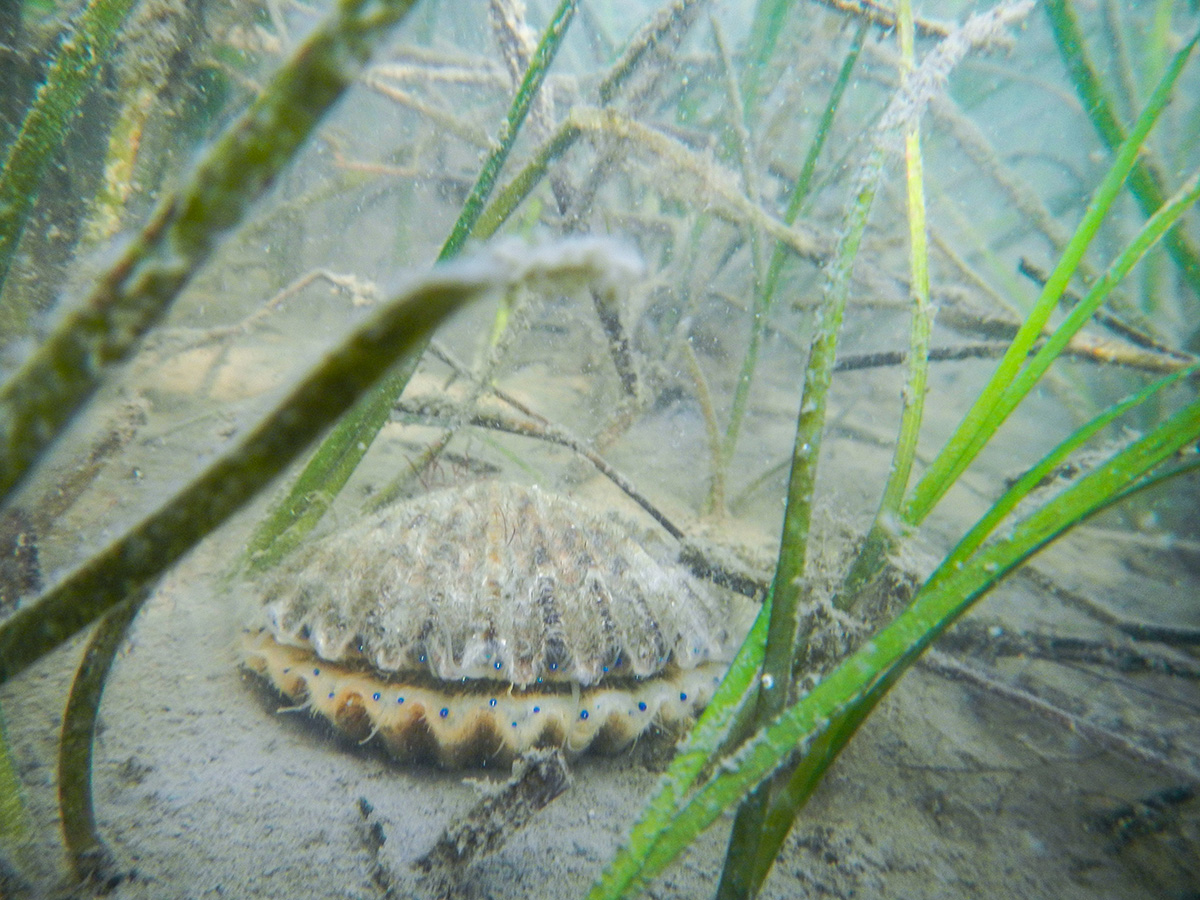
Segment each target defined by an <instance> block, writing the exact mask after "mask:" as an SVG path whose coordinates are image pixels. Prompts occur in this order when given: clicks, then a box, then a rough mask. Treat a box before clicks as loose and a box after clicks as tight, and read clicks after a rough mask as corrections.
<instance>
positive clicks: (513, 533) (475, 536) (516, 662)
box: [243, 483, 748, 766]
mask: <svg viewBox="0 0 1200 900" xmlns="http://www.w3.org/2000/svg"><path fill="white" fill-rule="evenodd" d="M633 533H634V531H633V529H631V528H630V526H629V525H628V524H627V523H624V522H622V521H620V520H618V519H616V518H613V517H608V516H602V515H598V514H597V513H595V512H593V511H591V510H589V509H587V508H586V507H583V506H581V505H579V504H577V503H575V502H573V501H571V500H567V499H565V498H562V497H558V496H555V495H553V494H548V493H545V492H543V491H541V490H538V489H536V488H522V487H518V486H515V485H509V484H501V483H485V484H478V485H474V486H471V487H467V488H462V489H450V490H443V491H438V492H435V493H431V494H428V495H426V496H424V497H420V498H418V499H416V500H412V501H410V502H407V503H404V504H401V505H398V506H396V507H393V508H390V509H387V510H385V511H383V512H381V513H378V514H376V515H374V516H371V517H369V518H367V519H365V520H363V521H362V522H359V523H357V524H355V525H353V526H351V527H349V528H346V529H344V530H342V531H340V532H338V533H336V534H332V535H330V536H328V537H326V538H324V539H323V540H321V541H318V542H316V543H314V545H313V546H312V547H311V548H310V549H308V550H307V551H300V552H298V553H297V554H295V556H294V558H293V559H291V560H289V561H288V562H287V563H285V564H284V565H283V566H281V567H280V568H279V569H278V570H277V571H276V572H274V573H273V574H272V575H270V576H268V577H267V578H266V579H265V581H264V582H263V583H261V584H260V585H259V587H258V589H257V590H258V594H259V596H258V599H259V601H260V608H259V609H260V611H259V613H258V618H256V619H255V621H253V622H252V623H251V624H250V627H249V628H248V630H247V636H246V640H245V642H244V648H243V649H244V654H245V664H246V665H247V667H248V668H250V669H252V670H254V671H256V672H258V673H260V674H261V675H263V676H264V677H266V678H267V679H268V680H269V681H271V682H272V683H273V684H274V685H275V686H276V688H278V689H279V690H280V691H281V692H282V693H284V694H285V695H287V696H288V697H290V698H291V699H292V700H293V701H295V702H297V703H301V704H304V705H306V706H307V707H308V708H310V709H311V710H312V711H313V712H314V713H317V714H320V715H322V716H324V717H325V718H327V719H329V720H330V721H331V722H332V723H333V724H334V725H335V726H337V727H338V728H339V729H340V730H342V731H343V732H345V733H347V734H350V735H351V736H353V737H355V738H356V739H360V740H361V739H365V738H367V737H370V736H371V735H373V734H376V733H378V734H379V735H380V736H381V739H382V740H383V741H384V742H385V744H386V745H387V747H388V749H389V750H391V751H392V752H393V753H394V754H395V755H396V756H398V757H400V758H404V759H408V758H432V759H434V760H435V761H437V762H439V763H441V764H442V765H447V766H458V765H468V764H483V765H486V764H488V763H489V762H490V761H492V760H507V759H511V757H512V756H513V755H514V754H515V753H518V752H521V751H522V750H524V749H527V748H529V747H531V746H545V745H548V744H552V745H558V746H566V747H567V749H568V750H572V751H580V750H583V749H586V748H587V747H588V746H592V745H596V746H603V747H605V748H608V749H619V748H620V747H622V746H625V745H627V744H628V743H629V742H630V741H632V740H633V739H635V738H636V737H637V735H638V734H640V733H641V732H642V731H644V730H645V729H646V728H648V727H650V725H651V724H653V723H654V722H658V723H659V724H674V723H678V722H681V721H686V720H687V719H688V718H690V717H691V716H692V715H694V714H695V712H696V710H697V709H699V708H702V707H703V705H704V704H705V703H707V701H708V699H709V697H711V694H712V691H713V689H714V688H715V685H716V684H717V683H718V682H719V681H720V677H721V674H722V673H723V671H724V667H725V664H726V663H727V662H728V660H729V659H730V658H732V654H733V652H734V650H736V646H737V643H738V642H739V641H740V640H741V638H742V636H743V635H744V633H745V629H746V625H747V624H748V612H747V608H746V604H745V603H744V602H743V603H742V605H741V606H738V607H737V609H738V612H737V613H734V612H733V609H734V607H732V606H731V601H730V600H729V599H728V598H725V597H724V596H720V595H718V594H717V592H716V591H715V589H713V588H711V587H710V586H709V585H707V584H705V583H702V582H699V581H697V580H696V579H694V578H693V577H692V576H691V575H690V574H688V573H687V572H686V571H685V570H684V569H682V568H681V567H679V566H678V565H675V564H664V563H660V562H658V561H657V560H655V559H654V558H652V557H651V556H650V555H649V554H648V553H647V552H646V551H645V550H644V549H643V548H642V547H641V546H640V545H639V544H638V543H637V542H636V541H635V540H633V538H632V537H631V535H632V534H633Z"/></svg>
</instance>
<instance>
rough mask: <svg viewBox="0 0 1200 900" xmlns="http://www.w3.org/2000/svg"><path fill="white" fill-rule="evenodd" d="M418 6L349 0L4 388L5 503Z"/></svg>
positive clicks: (0, 401)
mask: <svg viewBox="0 0 1200 900" xmlns="http://www.w3.org/2000/svg"><path fill="white" fill-rule="evenodd" d="M413 2H415V0H389V2H382V3H376V2H373V0H340V2H339V3H338V5H337V7H336V8H335V11H334V13H333V14H332V15H331V16H330V17H329V18H328V19H327V20H326V21H325V22H323V23H322V24H321V25H320V26H318V28H317V30H316V31H315V32H313V34H312V35H311V36H310V37H309V38H308V39H307V40H306V41H305V42H304V43H303V44H302V45H301V46H300V47H298V48H297V50H296V52H295V53H294V54H293V55H292V57H291V58H290V59H289V60H288V62H287V63H285V64H284V66H283V67H282V68H281V69H280V70H279V71H278V72H277V73H276V74H275V76H274V77H273V78H272V80H271V83H270V85H269V86H268V87H267V88H266V89H265V90H264V91H263V93H262V94H260V95H259V97H258V99H257V100H256V101H255V102H254V103H253V104H252V105H251V107H250V109H248V110H247V111H246V113H245V114H243V115H242V116H241V117H240V118H239V119H238V120H237V121H236V122H235V123H233V125H231V126H230V127H229V128H228V129H226V131H225V133H224V134H223V135H222V136H221V137H220V138H219V139H218V140H217V142H216V144H214V145H213V147H212V148H211V149H210V150H209V152H208V154H207V155H206V156H205V158H204V159H203V160H202V161H201V162H200V164H199V166H198V167H197V168H196V171H195V172H194V173H193V174H192V176H191V178H190V179H189V180H188V182H187V184H186V185H185V186H184V187H183V188H182V189H181V190H180V191H179V192H178V193H176V194H174V195H172V196H170V197H168V198H167V199H165V200H164V201H163V202H162V203H161V204H160V205H159V207H158V209H157V210H156V211H155V212H154V214H153V215H152V216H151V217H150V220H149V222H148V223H147V224H146V226H145V227H144V228H143V229H142V232H141V234H140V235H138V237H137V238H136V239H134V241H133V242H132V243H131V244H130V246H129V247H128V248H127V249H126V251H125V252H124V253H123V254H122V255H121V257H120V259H119V260H118V261H117V263H116V264H115V265H114V266H113V267H112V268H111V269H110V270H109V271H108V272H107V273H106V274H105V275H104V276H103V277H102V278H101V279H100V280H99V281H98V282H97V284H96V286H95V288H94V289H93V290H92V293H91V296H89V297H88V298H87V300H86V301H84V302H83V303H82V304H81V305H80V306H79V307H77V308H76V309H75V310H73V311H72V312H71V313H69V314H68V315H67V316H65V317H64V319H63V320H62V322H61V323H59V325H58V326H57V327H56V328H55V329H54V331H53V332H52V333H51V334H50V335H49V336H48V337H47V338H46V340H45V341H44V342H43V343H42V344H41V345H40V346H39V347H38V348H37V350H36V351H34V353H33V355H32V356H31V357H30V358H29V359H28V360H27V361H26V362H25V363H24V365H23V366H22V367H21V368H20V370H19V371H17V372H16V374H14V375H13V376H12V377H11V378H10V379H9V380H8V382H6V383H5V384H4V385H3V386H2V387H0V500H2V499H3V498H4V497H6V496H7V495H8V493H9V492H10V491H11V490H12V489H13V488H14V487H15V486H16V485H17V484H18V482H19V481H20V480H21V478H22V477H23V476H24V474H25V473H26V472H27V471H28V469H29V467H30V466H31V465H32V464H33V463H34V461H35V460H36V459H37V458H38V456H39V455H40V454H41V452H42V451H43V450H44V449H45V448H46V447H47V446H48V445H49V443H50V442H51V441H52V440H54V438H55V437H56V436H57V435H58V434H59V432H61V431H62V429H63V428H64V427H65V426H66V424H67V423H68V422H69V421H70V420H71V418H72V417H73V416H74V415H75V413H76V412H77V411H78V410H79V409H80V408H81V407H82V406H83V404H84V403H85V402H86V401H87V399H88V398H89V397H90V396H91V395H92V393H93V392H94V391H95V390H96V388H97V387H98V386H99V384H100V382H101V380H102V379H103V377H104V374H105V371H106V367H107V366H109V365H111V364H112V363H114V362H117V361H118V360H121V359H124V358H125V357H126V356H128V354H129V353H130V352H131V351H132V350H133V348H134V346H136V344H137V342H138V340H139V339H140V338H141V336H142V335H143V334H145V332H146V331H147V330H148V329H150V328H151V327H152V326H153V325H154V323H155V322H157V321H158V319H159V318H160V317H161V316H162V315H163V313H164V312H165V311H166V310H167V309H168V307H169V306H170V305H171V303H172V302H173V301H174V300H175V298H176V297H177V296H178V295H179V292H180V291H181V290H182V289H183V287H184V285H185V284H186V283H187V282H188V280H189V279H190V278H191V277H192V275H193V274H194V273H195V271H196V270H197V269H198V268H199V267H200V266H201V264H203V263H204V261H205V260H207V259H208V257H209V255H210V254H211V252H212V250H213V248H214V247H215V246H216V244H217V241H218V240H219V239H220V237H221V236H222V235H224V234H225V233H226V232H228V231H229V230H230V229H232V228H233V227H234V226H235V225H237V224H238V222H240V221H241V219H242V217H243V215H244V214H245V212H246V210H247V209H248V208H249V207H250V205H251V204H252V203H253V202H254V201H255V200H256V199H257V198H258V197H259V196H260V195H261V194H262V193H263V192H264V191H265V190H266V188H267V187H268V186H269V185H270V183H271V181H272V179H273V178H274V177H275V176H276V175H277V174H278V173H279V172H280V170H282V168H283V167H284V166H285V165H286V164H287V162H288V161H289V160H290V159H291V158H292V156H293V155H294V154H295V153H296V151H297V150H298V149H299V148H300V146H301V144H303V142H304V140H305V139H306V138H307V137H308V135H309V134H310V133H311V132H312V130H313V129H314V128H315V127H316V126H317V123H318V122H319V121H320V120H321V117H322V116H323V115H324V114H325V112H326V111H327V110H328V109H329V107H330V106H332V105H333V103H334V101H336V100H337V98H338V97H340V96H341V95H342V93H343V92H344V91H345V89H346V88H347V87H348V86H349V85H350V84H351V83H352V82H353V81H354V78H355V76H356V74H357V72H358V70H359V69H360V68H361V67H362V65H363V64H364V63H365V62H366V60H367V57H368V55H369V54H370V51H371V48H372V47H373V46H374V44H375V43H376V42H378V41H379V40H380V39H381V38H382V37H383V35H384V34H386V33H387V31H388V30H389V29H390V27H391V26H392V25H393V24H395V22H396V21H398V20H399V19H400V18H401V17H402V16H403V15H404V14H405V13H406V12H408V10H409V9H410V8H411V6H412V4H413Z"/></svg>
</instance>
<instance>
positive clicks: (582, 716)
mask: <svg viewBox="0 0 1200 900" xmlns="http://www.w3.org/2000/svg"><path fill="white" fill-rule="evenodd" d="M587 717H588V711H587V710H586V709H585V710H584V711H583V712H581V713H580V714H579V718H581V719H586V718H587Z"/></svg>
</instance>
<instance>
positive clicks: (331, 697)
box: [329, 691, 333, 700]
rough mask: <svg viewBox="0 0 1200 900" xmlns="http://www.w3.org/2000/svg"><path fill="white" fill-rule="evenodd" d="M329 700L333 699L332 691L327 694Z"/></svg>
mask: <svg viewBox="0 0 1200 900" xmlns="http://www.w3.org/2000/svg"><path fill="white" fill-rule="evenodd" d="M329 699H330V700H332V699H333V691H330V692H329Z"/></svg>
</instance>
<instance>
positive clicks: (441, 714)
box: [438, 706, 450, 719]
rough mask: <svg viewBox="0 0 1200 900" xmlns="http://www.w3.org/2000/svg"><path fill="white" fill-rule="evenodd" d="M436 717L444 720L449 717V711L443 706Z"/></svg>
mask: <svg viewBox="0 0 1200 900" xmlns="http://www.w3.org/2000/svg"><path fill="white" fill-rule="evenodd" d="M438 715H439V716H441V717H442V718H443V719H444V718H446V716H448V715H450V710H448V709H447V708H446V707H444V706H443V707H442V711H441V712H440V713H438Z"/></svg>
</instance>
